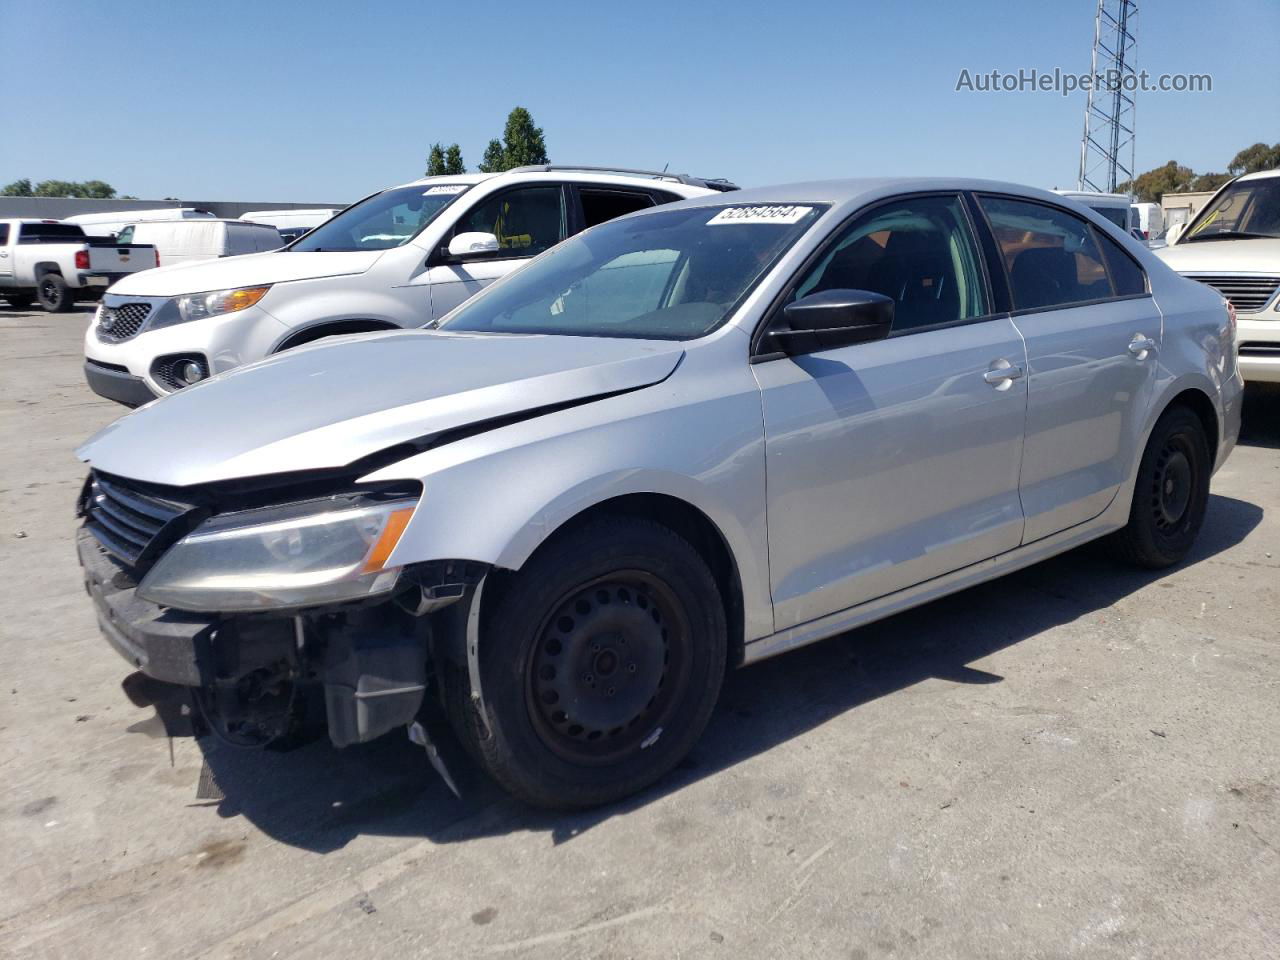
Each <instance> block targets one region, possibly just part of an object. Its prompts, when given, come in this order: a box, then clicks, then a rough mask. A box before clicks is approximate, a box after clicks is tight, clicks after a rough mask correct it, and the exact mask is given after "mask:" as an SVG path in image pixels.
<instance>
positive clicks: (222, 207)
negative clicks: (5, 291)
mask: <svg viewBox="0 0 1280 960" xmlns="http://www.w3.org/2000/svg"><path fill="white" fill-rule="evenodd" d="M346 205H347V204H346V203H276V202H272V201H269V200H261V201H252V202H249V201H240V200H186V199H183V200H76V199H71V198H63V197H0V219H9V218H30V219H39V220H62V219H64V218H66V217H72V216H75V215H76V214H77V213H110V212H112V211H115V210H122V211H127V210H159V209H162V208H164V207H196V208H197V209H199V210H208V211H209V212H210V213H212V214H213V215H214V216H218V217H228V218H234V217H238V216H240V214H242V213H245V212H246V211H248V210H304V209H305V210H310V209H316V208H324V207H328V208H331V209H334V210H341V209H342V208H343V207H345V206H346Z"/></svg>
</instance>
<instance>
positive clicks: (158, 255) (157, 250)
mask: <svg viewBox="0 0 1280 960" xmlns="http://www.w3.org/2000/svg"><path fill="white" fill-rule="evenodd" d="M151 252H152V253H154V254H155V255H156V266H157V267H158V266H160V249H159V247H157V248H156V249H155V250H152V251H151Z"/></svg>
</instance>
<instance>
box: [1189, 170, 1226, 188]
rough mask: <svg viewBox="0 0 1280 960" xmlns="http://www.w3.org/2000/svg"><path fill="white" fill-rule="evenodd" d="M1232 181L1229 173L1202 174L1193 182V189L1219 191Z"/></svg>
mask: <svg viewBox="0 0 1280 960" xmlns="http://www.w3.org/2000/svg"><path fill="white" fill-rule="evenodd" d="M1230 179H1231V174H1229V173H1201V174H1197V175H1196V178H1195V179H1194V180H1192V181H1191V189H1192V190H1197V191H1209V190H1217V189H1218V188H1219V187H1220V186H1222V185H1223V184H1224V183H1226V182H1227V181H1228V180H1230Z"/></svg>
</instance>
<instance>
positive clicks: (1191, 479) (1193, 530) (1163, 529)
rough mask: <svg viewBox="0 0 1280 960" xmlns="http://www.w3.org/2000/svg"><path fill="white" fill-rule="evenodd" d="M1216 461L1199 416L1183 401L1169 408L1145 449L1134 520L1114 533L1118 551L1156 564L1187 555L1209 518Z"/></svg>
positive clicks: (1131, 514) (1142, 562)
mask: <svg viewBox="0 0 1280 960" xmlns="http://www.w3.org/2000/svg"><path fill="white" fill-rule="evenodd" d="M1212 463H1213V461H1212V454H1211V452H1210V450H1209V441H1208V438H1207V437H1206V436H1205V429H1204V424H1202V423H1201V422H1200V418H1199V417H1198V416H1196V415H1195V413H1193V412H1192V411H1191V410H1190V409H1188V408H1187V407H1183V406H1177V407H1173V408H1172V409H1170V410H1167V411H1165V413H1164V415H1163V416H1161V417H1160V419H1159V421H1157V422H1156V426H1155V429H1154V430H1152V431H1151V439H1150V440H1148V441H1147V449H1146V450H1145V451H1144V452H1143V454H1142V463H1141V465H1140V466H1139V467H1138V480H1137V483H1136V485H1135V486H1134V490H1133V506H1132V507H1131V508H1130V510H1129V524H1128V526H1126V527H1125V528H1124V529H1123V530H1120V531H1118V532H1117V533H1116V534H1114V535H1113V537H1112V545H1113V546H1114V547H1115V550H1116V552H1117V553H1118V554H1119V555H1120V556H1121V557H1122V558H1123V559H1125V560H1127V561H1128V562H1130V563H1134V564H1137V565H1138V566H1143V567H1149V568H1151V569H1159V568H1161V567H1169V566H1172V565H1173V564H1175V563H1177V562H1178V561H1179V560H1181V559H1182V558H1183V557H1185V556H1186V554H1187V551H1188V550H1190V549H1191V545H1192V544H1193V543H1195V539H1196V536H1197V535H1198V534H1199V533H1200V527H1201V526H1202V525H1203V524H1204V515H1205V511H1206V509H1207V508H1208V504H1209V475H1210V473H1211V471H1212Z"/></svg>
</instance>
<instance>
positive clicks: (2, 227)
mask: <svg viewBox="0 0 1280 960" xmlns="http://www.w3.org/2000/svg"><path fill="white" fill-rule="evenodd" d="M8 242H9V225H8V224H7V223H0V246H3V245H4V244H6V243H8Z"/></svg>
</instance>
